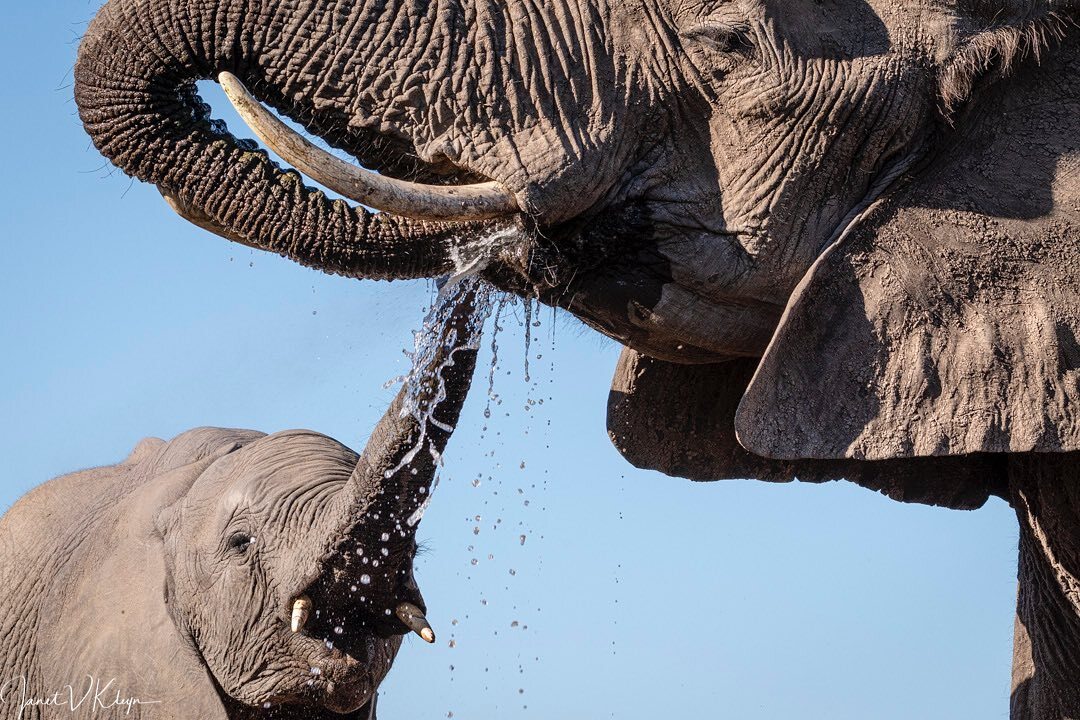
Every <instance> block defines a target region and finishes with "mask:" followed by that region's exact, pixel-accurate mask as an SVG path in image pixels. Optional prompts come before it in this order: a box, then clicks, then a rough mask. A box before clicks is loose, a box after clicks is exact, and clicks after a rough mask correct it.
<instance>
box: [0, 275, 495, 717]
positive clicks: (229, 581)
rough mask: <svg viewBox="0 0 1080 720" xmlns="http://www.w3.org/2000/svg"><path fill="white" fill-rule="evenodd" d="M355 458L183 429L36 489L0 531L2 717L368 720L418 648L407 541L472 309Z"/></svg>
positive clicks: (455, 315)
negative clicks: (391, 678)
mask: <svg viewBox="0 0 1080 720" xmlns="http://www.w3.org/2000/svg"><path fill="white" fill-rule="evenodd" d="M455 297H457V299H458V300H459V301H460V304H458V305H457V306H456V307H455V308H454V309H453V310H452V311H450V313H449V315H448V316H447V317H446V318H444V320H443V322H442V324H441V325H439V326H437V328H436V330H435V331H434V334H435V336H436V337H437V338H438V339H439V341H437V342H435V343H434V344H433V345H431V346H430V349H431V351H430V352H428V353H426V354H422V355H421V356H420V358H421V359H420V361H419V362H418V363H417V367H416V368H415V369H416V371H417V375H416V376H414V378H413V380H412V381H410V382H409V383H407V384H406V386H405V387H404V388H403V389H402V390H401V392H400V393H399V394H398V396H397V397H396V398H395V400H394V402H393V403H392V404H391V406H390V408H389V410H387V412H386V414H385V415H384V416H383V418H382V420H381V421H380V423H379V424H378V425H377V426H376V427H375V429H374V431H373V432H372V435H371V439H370V440H369V442H368V445H367V447H366V449H365V450H364V453H363V454H362V455H360V456H357V454H356V453H354V452H353V451H352V450H350V449H349V448H347V447H345V446H344V445H342V444H340V443H338V442H337V441H335V440H332V439H330V438H328V437H326V436H324V435H320V434H318V433H314V432H311V431H299V430H294V431H289V432H282V433H276V434H274V435H269V436H268V435H265V434H264V433H259V432H254V431H250V430H226V429H219V428H200V429H196V430H191V431H189V432H186V433H183V434H182V435H180V436H178V437H176V438H174V439H173V440H171V441H169V442H165V441H162V440H158V439H155V438H151V439H148V440H144V441H143V442H141V443H140V444H139V445H138V447H136V448H135V450H134V451H133V452H132V453H131V455H130V456H129V457H128V458H127V459H126V460H124V461H123V462H121V463H118V464H116V465H112V466H109V467H103V468H97V469H93V470H86V471H83V472H78V473H73V474H71V475H66V476H63V477H60V478H57V479H55V480H52V481H51V482H48V483H46V484H44V485H42V486H40V487H39V488H37V489H35V490H34V491H32V492H31V493H30V494H28V495H27V496H26V497H24V498H22V499H21V500H19V501H18V502H17V503H16V504H15V505H14V506H13V507H12V508H11V509H10V510H8V511H7V513H5V514H4V516H3V517H2V518H0V671H2V672H3V674H2V675H0V678H2V679H0V708H2V712H0V714H2V715H3V717H5V718H19V719H20V720H43V719H44V718H55V717H72V718H92V717H94V718H96V717H131V718H154V719H155V720H173V719H175V720H189V719H192V718H198V719H199V720H257V719H258V718H277V719H279V720H299V719H300V718H304V719H305V720H331V719H332V718H346V719H347V720H348V719H351V720H373V719H374V718H375V704H376V690H377V688H378V685H379V683H380V682H382V680H383V678H384V677H385V676H386V674H387V672H388V671H389V670H390V666H391V664H392V663H393V661H394V658H395V657H396V655H397V653H398V651H399V649H400V647H401V644H402V636H403V635H404V634H406V633H408V632H410V631H412V632H415V633H416V634H418V635H420V636H421V637H422V638H423V639H424V640H426V641H427V642H429V643H433V642H435V634H434V631H433V630H432V628H431V626H430V625H429V624H428V622H427V620H426V618H425V611H426V606H425V604H424V601H423V599H422V597H421V595H420V590H419V588H418V586H417V583H416V579H415V577H414V575H413V558H414V556H415V555H416V550H417V546H416V540H415V534H416V528H417V526H418V524H419V521H420V519H421V517H422V514H423V509H424V507H426V503H427V499H428V497H429V494H430V488H431V484H432V480H433V477H434V474H435V471H436V466H437V459H438V457H439V455H440V454H441V453H442V451H443V449H444V448H445V446H446V443H447V441H448V440H449V437H450V434H451V428H452V427H453V426H454V425H455V424H456V423H457V419H458V416H459V414H460V412H461V406H462V402H463V400H464V397H465V395H466V394H467V390H468V385H469V382H470V380H471V377H472V374H473V370H474V368H475V364H476V347H477V345H476V340H477V339H478V336H477V335H476V334H475V333H474V330H475V328H474V327H473V326H474V325H475V323H474V319H473V317H472V316H471V313H472V306H471V301H470V297H471V296H470V294H469V292H468V291H464V294H459V295H455Z"/></svg>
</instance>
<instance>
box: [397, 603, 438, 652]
mask: <svg viewBox="0 0 1080 720" xmlns="http://www.w3.org/2000/svg"><path fill="white" fill-rule="evenodd" d="M396 613H397V616H398V618H399V619H400V620H401V622H403V623H405V627H407V628H409V629H410V630H412V631H413V632H414V633H416V634H417V635H419V636H420V637H422V638H423V639H424V642H427V643H434V642H435V631H434V630H432V629H431V624H430V623H428V621H427V618H426V617H424V613H423V612H422V611H421V610H420V608H418V607H416V606H415V605H413V604H412V603H401V604H400V605H398V606H397V610H396Z"/></svg>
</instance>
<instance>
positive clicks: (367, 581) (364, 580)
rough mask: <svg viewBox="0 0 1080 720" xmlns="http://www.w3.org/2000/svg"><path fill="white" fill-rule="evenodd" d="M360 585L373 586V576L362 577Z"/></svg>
mask: <svg viewBox="0 0 1080 720" xmlns="http://www.w3.org/2000/svg"><path fill="white" fill-rule="evenodd" d="M360 584H361V585H370V584H371V576H370V575H361V576H360Z"/></svg>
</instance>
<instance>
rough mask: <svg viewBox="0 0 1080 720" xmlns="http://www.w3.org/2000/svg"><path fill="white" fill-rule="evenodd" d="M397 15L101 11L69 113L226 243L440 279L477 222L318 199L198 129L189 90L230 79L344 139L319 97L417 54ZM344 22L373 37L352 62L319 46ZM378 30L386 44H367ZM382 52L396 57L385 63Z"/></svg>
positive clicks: (211, 0) (325, 266)
mask: <svg viewBox="0 0 1080 720" xmlns="http://www.w3.org/2000/svg"><path fill="white" fill-rule="evenodd" d="M397 4H398V3H393V2H391V3H386V2H378V3H375V2H372V3H368V4H367V5H369V6H370V7H364V8H363V11H362V12H361V13H358V12H357V8H356V4H355V3H352V2H348V0H320V2H316V3H310V4H308V3H305V4H303V6H302V8H301V6H298V5H296V4H295V3H276V2H272V1H271V0H199V1H198V2H191V1H190V0H164V1H163V2H156V1H155V2H151V1H149V0H110V2H109V3H108V4H106V5H105V6H104V8H102V10H101V11H100V13H99V14H98V16H97V17H96V18H95V19H94V21H93V22H92V23H91V25H90V27H89V28H88V30H87V33H86V36H85V38H84V40H83V43H82V45H81V48H80V52H79V58H78V61H77V63H76V68H75V82H76V88H75V97H76V101H77V103H78V106H79V113H80V116H81V118H82V121H83V123H84V125H85V127H86V129H87V131H88V132H89V133H90V135H91V137H92V139H93V141H94V144H95V145H96V146H97V147H98V149H99V150H100V151H101V152H102V153H103V154H104V155H105V156H106V157H107V158H108V159H109V160H111V161H112V162H113V163H114V164H116V165H117V166H118V167H120V168H121V169H122V170H124V171H125V172H126V173H128V174H129V175H132V176H134V177H136V178H138V179H140V180H143V181H146V182H150V183H154V184H156V185H157V186H158V188H159V189H160V190H161V191H162V193H163V194H164V195H165V196H166V198H167V199H169V200H170V202H171V204H173V206H174V207H177V208H178V209H180V208H183V209H184V210H185V211H184V212H183V213H182V214H184V215H185V216H187V217H189V218H199V219H200V222H199V224H201V225H203V226H204V227H208V228H210V229H217V230H216V231H218V232H219V234H222V235H225V236H227V237H229V238H230V239H235V240H238V241H240V242H244V243H245V244H249V245H251V246H254V247H257V248H260V249H264V250H269V251H272V252H276V253H278V254H281V255H283V256H285V257H288V258H290V259H292V260H295V261H297V262H300V263H302V264H305V265H308V266H312V267H316V268H318V269H321V270H324V271H327V272H333V273H337V274H341V275H347V276H353V277H369V278H382V279H392V278H412V277H434V276H439V275H443V274H447V273H450V272H453V271H455V269H457V268H456V263H460V262H461V261H462V252H461V245H462V244H463V243H467V242H469V241H470V240H473V239H475V238H477V237H478V236H481V235H486V234H488V233H489V232H490V230H491V229H492V226H491V224H490V223H485V222H476V223H462V222H424V221H419V220H413V219H408V218H404V217H400V216H393V215H389V214H386V213H383V214H373V213H369V212H367V211H365V210H364V209H362V208H354V207H351V206H349V205H348V204H347V203H345V202H342V201H330V200H329V199H328V198H327V197H326V196H325V195H324V194H323V193H322V192H319V191H317V190H313V189H311V188H308V187H305V186H304V184H303V183H302V182H301V180H300V177H299V176H298V175H297V174H296V173H293V172H283V171H282V170H281V169H280V168H279V167H278V166H277V165H275V164H274V163H273V162H271V160H270V159H269V158H268V156H267V155H266V154H265V153H263V152H259V151H255V150H252V149H251V146H250V145H248V144H246V143H241V142H239V141H237V139H236V138H234V137H233V136H232V135H230V134H229V133H228V132H227V131H226V130H225V129H224V127H223V126H222V125H221V124H220V123H215V122H212V121H210V119H209V108H208V107H207V106H206V105H205V104H204V103H203V102H202V101H201V100H200V98H199V96H198V94H197V92H196V86H195V82H196V81H197V80H201V79H209V78H214V77H217V76H218V74H219V73H221V72H230V73H233V74H235V75H236V76H237V77H239V78H240V79H241V80H242V81H243V82H244V83H245V84H246V85H247V86H248V87H250V88H252V89H253V92H254V94H255V95H256V96H257V97H258V98H259V99H260V100H262V101H264V102H267V103H269V104H270V105H273V106H275V107H277V108H279V109H280V110H281V111H282V112H285V113H286V114H288V115H290V116H292V117H294V118H297V119H299V120H301V121H303V122H304V123H305V124H306V125H307V126H308V127H309V128H312V129H317V130H324V129H325V130H327V133H323V134H324V135H327V134H328V133H329V134H332V133H330V131H329V129H330V128H337V129H338V130H337V131H336V132H338V133H339V134H340V135H341V136H342V137H347V136H348V134H349V132H350V131H349V130H347V129H346V130H342V129H341V128H348V127H350V126H351V121H353V120H355V119H356V114H355V113H356V109H355V108H345V107H342V106H339V105H335V102H334V101H333V100H327V99H326V98H328V97H330V98H333V97H336V95H335V90H340V87H339V85H340V84H342V83H348V82H350V81H352V80H353V75H354V74H355V73H358V72H360V71H359V70H358V68H363V72H362V73H361V75H363V73H368V74H367V75H363V77H368V78H375V79H379V78H382V79H384V80H387V83H388V84H393V82H394V76H393V73H394V67H395V61H397V60H400V59H401V58H399V57H397V56H396V54H395V53H399V52H417V50H415V46H416V45H417V43H415V42H412V41H410V40H408V38H407V37H406V38H405V39H404V40H403V39H402V38H403V36H402V35H400V33H402V32H404V33H405V34H406V35H407V33H408V28H405V29H404V31H403V30H402V28H401V27H400V25H399V22H397V21H394V20H393V18H394V17H397V18H399V19H400V18H401V17H406V18H408V17H411V16H412V15H414V14H415V13H409V12H405V9H404V8H400V7H396V5H397ZM358 16H359V17H361V18H363V20H364V22H365V23H366V24H367V26H368V27H370V28H372V29H373V30H372V32H373V33H374V36H373V37H367V38H366V41H367V43H368V44H369V45H371V46H373V47H381V49H379V50H373V51H372V52H370V53H358V52H357V51H356V50H355V49H352V50H349V49H348V48H342V47H340V46H341V45H342V42H343V41H346V42H351V41H352V38H341V37H336V36H334V35H331V33H332V32H341V30H340V28H339V27H338V26H339V25H340V24H341V23H342V22H345V21H346V20H347V19H349V18H354V17H358ZM391 26H392V30H393V32H395V33H399V35H396V36H395V37H394V38H388V37H379V36H378V33H381V32H384V30H383V28H385V27H391ZM391 40H397V41H398V42H397V44H393V43H391ZM388 43H390V44H389V45H388ZM387 46H389V47H393V48H402V49H397V50H395V51H391V52H389V53H388V52H387V51H386V47H387ZM335 48H337V50H335ZM403 48H412V49H411V50H405V49H403ZM346 55H347V56H348V59H347V60H337V58H340V57H343V56H346ZM358 55H368V57H357V56H358ZM372 66H375V67H372ZM372 73H374V74H373V75H372ZM357 77H359V76H357ZM327 78H331V80H328V79H327ZM331 85H335V87H334V88H333V89H331V87H330V86H331ZM341 94H343V93H340V92H339V93H337V95H341ZM402 132H403V134H404V131H402ZM469 259H470V258H465V260H466V261H468V260H469Z"/></svg>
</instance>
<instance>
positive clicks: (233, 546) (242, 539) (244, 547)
mask: <svg viewBox="0 0 1080 720" xmlns="http://www.w3.org/2000/svg"><path fill="white" fill-rule="evenodd" d="M254 544H255V536H254V535H252V534H251V533H247V532H237V533H233V534H232V535H231V536H230V537H229V549H230V550H233V551H235V552H238V553H243V552H247V551H248V550H249V549H250V548H251V546H252V545H254Z"/></svg>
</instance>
